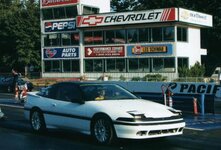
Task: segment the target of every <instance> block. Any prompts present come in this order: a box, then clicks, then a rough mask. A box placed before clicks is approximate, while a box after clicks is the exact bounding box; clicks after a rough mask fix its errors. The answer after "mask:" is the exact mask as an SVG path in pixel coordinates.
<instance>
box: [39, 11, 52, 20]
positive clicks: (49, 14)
mask: <svg viewBox="0 0 221 150" xmlns="http://www.w3.org/2000/svg"><path fill="white" fill-rule="evenodd" d="M42 15H43V20H49V19H53V18H54V15H53V11H52V9H50V8H48V9H42Z"/></svg>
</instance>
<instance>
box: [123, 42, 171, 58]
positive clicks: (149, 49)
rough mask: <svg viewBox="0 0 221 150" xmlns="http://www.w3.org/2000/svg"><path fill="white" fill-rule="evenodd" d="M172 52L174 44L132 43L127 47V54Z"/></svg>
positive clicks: (162, 53)
mask: <svg viewBox="0 0 221 150" xmlns="http://www.w3.org/2000/svg"><path fill="white" fill-rule="evenodd" d="M172 54H173V45H172V44H156V45H131V46H128V47H127V56H156V55H172Z"/></svg>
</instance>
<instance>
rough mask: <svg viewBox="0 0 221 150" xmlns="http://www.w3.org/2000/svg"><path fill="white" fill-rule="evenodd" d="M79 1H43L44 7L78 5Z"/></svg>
mask: <svg viewBox="0 0 221 150" xmlns="http://www.w3.org/2000/svg"><path fill="white" fill-rule="evenodd" d="M78 2H79V0H41V6H42V7H50V6H59V5H67V4H77V3H78Z"/></svg>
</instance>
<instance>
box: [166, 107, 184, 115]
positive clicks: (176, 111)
mask: <svg viewBox="0 0 221 150" xmlns="http://www.w3.org/2000/svg"><path fill="white" fill-rule="evenodd" d="M168 110H169V111H170V112H172V113H174V114H176V115H178V116H182V111H180V110H176V109H172V108H170V109H168Z"/></svg>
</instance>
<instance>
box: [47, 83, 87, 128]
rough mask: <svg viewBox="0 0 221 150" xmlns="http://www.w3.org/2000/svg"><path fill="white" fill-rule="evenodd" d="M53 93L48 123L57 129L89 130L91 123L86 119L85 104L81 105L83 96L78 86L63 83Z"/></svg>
mask: <svg viewBox="0 0 221 150" xmlns="http://www.w3.org/2000/svg"><path fill="white" fill-rule="evenodd" d="M52 91H53V90H52ZM51 93H54V94H52V95H51V96H50V97H51V100H50V103H51V104H50V118H49V120H48V122H50V124H51V125H53V126H57V127H62V128H67V129H74V130H88V128H89V124H90V122H89V119H88V118H86V117H85V104H83V103H81V99H82V95H81V91H80V89H79V87H78V85H76V84H73V83H61V84H58V85H57V86H56V88H55V89H54V91H53V92H51Z"/></svg>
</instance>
